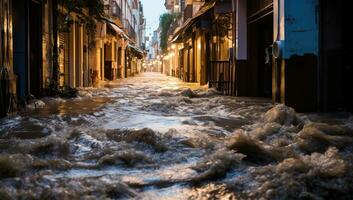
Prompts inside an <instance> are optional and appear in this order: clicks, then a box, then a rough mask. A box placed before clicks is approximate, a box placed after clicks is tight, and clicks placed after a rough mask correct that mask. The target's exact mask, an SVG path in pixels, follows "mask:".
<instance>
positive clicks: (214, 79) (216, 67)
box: [208, 60, 235, 96]
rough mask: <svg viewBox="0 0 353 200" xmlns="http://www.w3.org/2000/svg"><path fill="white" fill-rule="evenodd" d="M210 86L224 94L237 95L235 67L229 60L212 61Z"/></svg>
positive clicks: (209, 75)
mask: <svg viewBox="0 0 353 200" xmlns="http://www.w3.org/2000/svg"><path fill="white" fill-rule="evenodd" d="M208 77H209V87H210V88H215V89H217V90H218V91H220V92H222V93H223V94H224V95H231V96H234V95H235V68H234V66H232V65H231V62H230V61H229V60H223V61H210V70H209V74H208Z"/></svg>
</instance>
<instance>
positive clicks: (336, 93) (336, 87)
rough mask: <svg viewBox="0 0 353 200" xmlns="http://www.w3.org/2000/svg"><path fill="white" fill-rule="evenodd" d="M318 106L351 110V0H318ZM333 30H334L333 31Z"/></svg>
mask: <svg viewBox="0 0 353 200" xmlns="http://www.w3.org/2000/svg"><path fill="white" fill-rule="evenodd" d="M320 3H321V27H320V29H321V30H320V32H321V53H320V55H321V58H320V62H321V64H320V66H319V80H320V82H319V85H320V91H319V92H320V98H319V102H320V109H321V110H323V111H350V112H352V111H353V89H352V86H353V79H352V77H353V60H352V57H353V39H352V35H353V31H352V29H351V27H350V26H349V24H350V23H351V21H350V19H352V18H353V14H352V12H351V11H350V8H351V6H352V5H353V3H352V2H351V1H344V0H337V1H334V2H333V1H330V0H321V2H320ZM333 30H334V31H333Z"/></svg>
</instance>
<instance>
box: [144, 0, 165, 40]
mask: <svg viewBox="0 0 353 200" xmlns="http://www.w3.org/2000/svg"><path fill="white" fill-rule="evenodd" d="M141 2H142V5H143V12H144V15H145V18H146V20H147V24H146V36H148V37H150V36H151V35H150V34H152V33H153V31H154V30H156V29H157V28H158V25H159V16H160V15H161V14H163V13H165V12H167V10H166V9H165V7H164V2H165V0H141Z"/></svg>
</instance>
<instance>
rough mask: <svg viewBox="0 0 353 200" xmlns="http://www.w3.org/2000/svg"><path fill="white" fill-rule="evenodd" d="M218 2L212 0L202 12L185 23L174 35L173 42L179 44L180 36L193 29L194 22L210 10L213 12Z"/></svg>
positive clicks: (204, 6)
mask: <svg viewBox="0 0 353 200" xmlns="http://www.w3.org/2000/svg"><path fill="white" fill-rule="evenodd" d="M216 2H217V0H212V1H209V2H206V3H205V4H204V5H203V6H202V7H201V8H200V10H199V11H198V12H197V13H196V14H195V15H194V16H193V17H192V18H189V19H187V20H186V21H185V23H184V24H183V25H182V26H181V27H180V28H179V29H177V30H176V31H175V33H174V34H173V37H172V40H171V42H172V43H173V42H177V41H178V40H179V39H180V36H181V35H182V34H184V32H185V31H186V30H187V29H188V28H189V27H191V26H192V25H193V24H194V22H195V21H196V20H197V19H198V18H199V17H201V16H202V15H204V14H205V13H207V12H208V11H209V10H211V9H212V8H214V6H215V5H216Z"/></svg>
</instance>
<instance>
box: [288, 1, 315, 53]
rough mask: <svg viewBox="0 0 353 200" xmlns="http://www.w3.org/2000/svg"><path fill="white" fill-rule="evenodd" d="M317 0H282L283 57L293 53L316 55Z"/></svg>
mask: <svg viewBox="0 0 353 200" xmlns="http://www.w3.org/2000/svg"><path fill="white" fill-rule="evenodd" d="M318 8H319V0H285V1H284V19H285V22H284V24H285V27H284V33H285V36H284V40H285V42H284V52H283V56H284V58H285V59H289V58H290V57H291V56H293V55H299V56H302V55H304V54H314V55H318V52H319V50H318V49H319V19H318Z"/></svg>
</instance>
